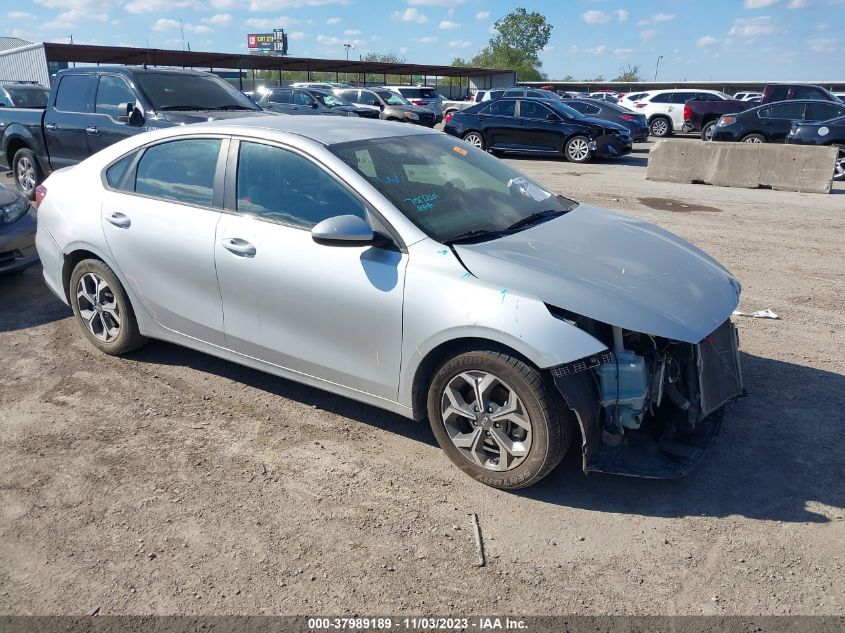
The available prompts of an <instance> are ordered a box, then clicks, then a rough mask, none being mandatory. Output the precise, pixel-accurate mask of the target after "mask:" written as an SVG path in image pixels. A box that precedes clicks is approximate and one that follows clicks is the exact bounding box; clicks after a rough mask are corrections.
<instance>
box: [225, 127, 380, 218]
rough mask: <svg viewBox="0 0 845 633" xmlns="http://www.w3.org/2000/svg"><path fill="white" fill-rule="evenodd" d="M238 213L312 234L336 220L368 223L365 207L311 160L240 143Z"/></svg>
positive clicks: (270, 147) (291, 153)
mask: <svg viewBox="0 0 845 633" xmlns="http://www.w3.org/2000/svg"><path fill="white" fill-rule="evenodd" d="M237 181H238V182H237V187H238V189H237V210H238V212H240V213H244V214H247V215H254V216H256V217H259V218H264V219H267V220H273V221H276V222H281V223H282V224H288V225H291V226H295V227H298V228H303V229H310V228H312V227H313V226H315V225H317V224H319V223H320V222H322V221H323V220H326V219H328V218H332V217H335V216H337V215H357V216H358V217H360V218H364V219H366V218H367V212H366V209H365V207H364V204H363V203H362V202H361V201H360V200H359V199H358V198H357V197H356V196H355V195H353V194H352V193H351V192H350V191H349V190H348V189H346V188H345V187H344V186H343V185H341V184H340V183H339V182H338V181H337V180H335V179H334V178H332V177H331V176H330V175H329V174H328V173H326V171H325V170H324V169H323V168H322V167H320V166H318V165H316V164H315V163H313V162H311V161H310V160H308V159H306V158H304V157H303V156H300V155H299V154H296V153H295V152H291V151H289V150H286V149H282V148H279V147H273V146H271V145H262V144H260V143H249V142H244V141H242V142H241V146H240V151H239V158H238V179H237Z"/></svg>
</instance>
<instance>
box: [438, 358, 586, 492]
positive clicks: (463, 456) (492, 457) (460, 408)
mask: <svg viewBox="0 0 845 633" xmlns="http://www.w3.org/2000/svg"><path fill="white" fill-rule="evenodd" d="M479 381H480V382H479ZM479 393H480V394H481V395H480V402H481V404H480V406H479V404H478V403H479V395H478V394H479ZM476 409H478V410H476ZM564 411H565V409H564V407H563V406H562V401H561V399H560V398H559V397H557V396H556V392H555V388H554V386H553V385H551V384H549V382H548V381H547V379H546V378H545V377H544V376H543V375H542V374H541V373H540V371H539V370H537V369H536V368H534V367H532V366H531V365H528V364H527V363H525V362H523V361H522V360H520V359H518V358H514V357H513V356H509V355H508V354H506V353H503V352H500V351H498V350H496V349H493V348H487V349H472V350H467V351H464V352H461V353H459V354H457V355H456V356H453V357H452V358H450V359H448V360H446V361H445V362H444V363H443V365H441V366H440V368H439V369H438V370H437V373H436V374H435V375H434V378H433V380H432V381H431V385H430V386H429V390H428V418H429V422H430V424H431V429H432V431H433V432H434V436H435V437H436V438H437V442H438V443H439V444H440V447H441V448H442V449H443V451H444V452H445V453H446V455H447V456H448V457H449V459H450V460H452V462H453V463H454V464H455V465H456V466H457V467H458V468H460V469H461V470H462V471H464V472H465V473H466V474H468V475H469V476H470V477H472V478H473V479H475V480H476V481H480V482H481V483H483V484H486V485H488V486H492V487H494V488H501V489H508V490H513V489H516V488H524V487H526V486H530V485H532V484H534V483H536V482H538V481H540V480H541V479H542V478H543V477H545V476H546V475H548V474H549V472H551V471H552V469H553V468H554V467H555V466H557V465H558V464H559V463H560V461H561V459H563V456H564V455H565V454H566V450H567V449H568V448H569V444H570V442H571V440H572V434H573V424H572V420H571V419H570V418H569V417H568V416H566V415H565V414H564Z"/></svg>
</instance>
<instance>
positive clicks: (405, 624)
mask: <svg viewBox="0 0 845 633" xmlns="http://www.w3.org/2000/svg"><path fill="white" fill-rule="evenodd" d="M308 628H309V629H310V630H312V631H319V630H370V631H371V630H389V629H397V630H403V631H433V630H438V631H449V630H456V631H467V630H473V629H474V630H478V631H496V630H502V631H504V630H511V631H517V630H524V629H526V628H527V625H526V623H525V621H524V620H522V619H519V618H508V617H474V618H460V617H459V618H447V617H409V618H390V617H373V618H367V617H355V618H308Z"/></svg>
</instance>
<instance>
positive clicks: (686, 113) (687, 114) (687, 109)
mask: <svg viewBox="0 0 845 633" xmlns="http://www.w3.org/2000/svg"><path fill="white" fill-rule="evenodd" d="M691 118H692V107H691V106H690V105H689V104H686V105H684V120H687V119H691Z"/></svg>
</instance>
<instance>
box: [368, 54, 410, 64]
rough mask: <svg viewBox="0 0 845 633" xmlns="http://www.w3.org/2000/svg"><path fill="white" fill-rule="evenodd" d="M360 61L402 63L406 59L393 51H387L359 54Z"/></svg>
mask: <svg viewBox="0 0 845 633" xmlns="http://www.w3.org/2000/svg"><path fill="white" fill-rule="evenodd" d="M361 61H362V62H385V63H388V64H404V63H406V62H407V61H408V60H407V59H405V58H404V57H402V56H401V55H397V54H396V53H394V52H393V51H390V52H387V53H367V54H366V55H362V56H361Z"/></svg>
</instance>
